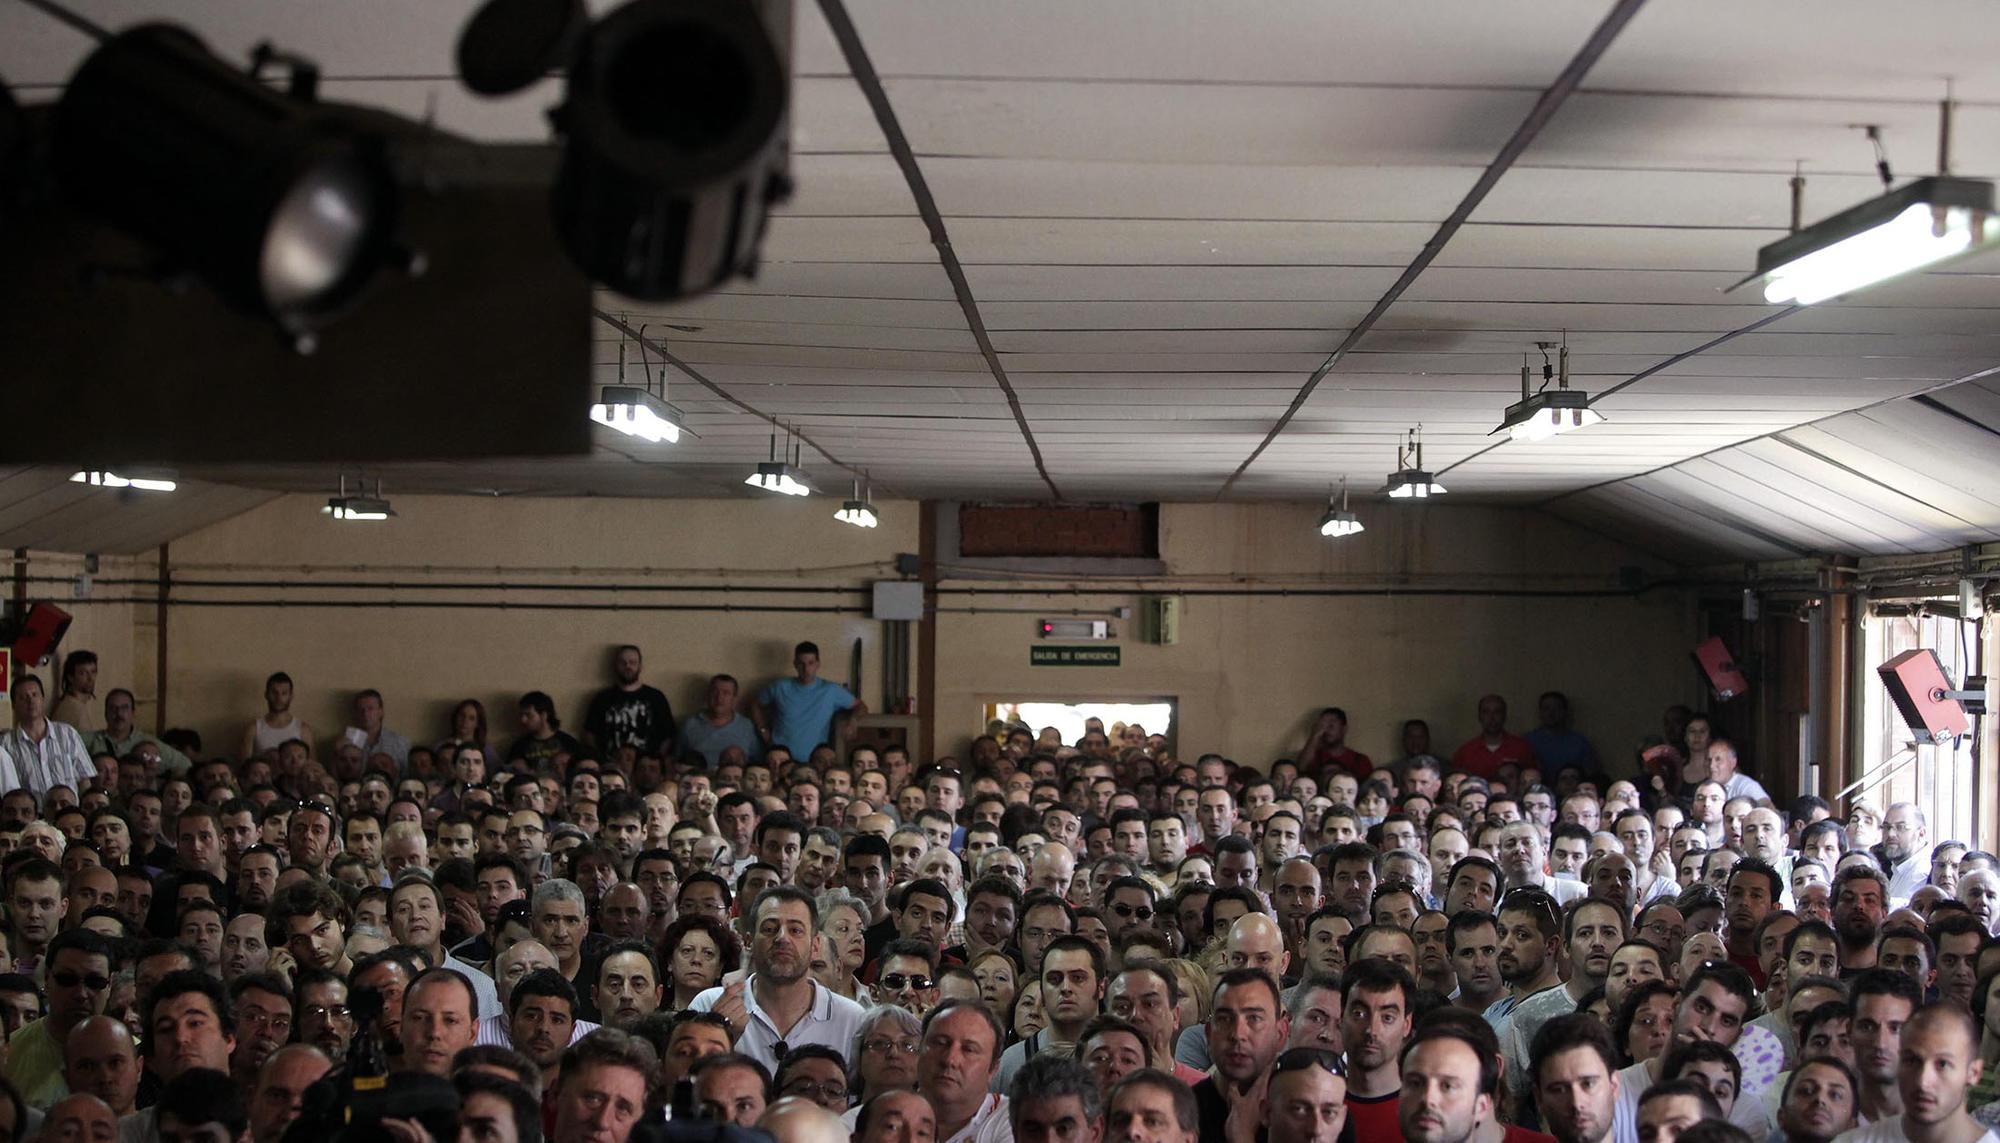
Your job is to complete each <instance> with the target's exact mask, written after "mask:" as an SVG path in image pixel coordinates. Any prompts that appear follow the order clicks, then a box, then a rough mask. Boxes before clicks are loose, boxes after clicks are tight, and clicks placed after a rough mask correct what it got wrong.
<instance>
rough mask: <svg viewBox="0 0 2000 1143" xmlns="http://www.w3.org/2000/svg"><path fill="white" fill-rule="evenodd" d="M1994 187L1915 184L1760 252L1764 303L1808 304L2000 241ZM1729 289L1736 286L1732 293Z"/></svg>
mask: <svg viewBox="0 0 2000 1143" xmlns="http://www.w3.org/2000/svg"><path fill="white" fill-rule="evenodd" d="M1993 197H1994V196H1993V184H1992V183H1990V182H1987V181H1985V180H1983V179H1960V178H1952V177H1949V176H1944V175H1939V176H1933V177H1931V178H1924V179H1918V180H1917V181H1915V182H1913V183H1911V184H1910V185H1908V186H1906V187H1903V188H1902V189H1900V190H1894V191H1890V192H1889V193H1888V194H1885V195H1882V196H1881V197H1879V198H1873V199H1870V200H1868V201H1867V202H1864V203H1862V204H1861V205H1859V206H1856V207H1853V208H1852V209H1849V210H1844V211H1842V212H1841V213H1839V214H1836V215H1834V216H1833V217H1832V218H1829V219H1826V220H1825V221H1823V222H1819V223H1815V224H1814V225H1812V226H1809V227H1806V228H1805V229H1804V230H1801V231H1799V232H1798V233H1797V234H1791V235H1787V236H1786V237H1784V238H1780V239H1779V240H1778V241H1776V242H1773V243H1771V244H1770V245H1768V246H1766V247H1764V248H1763V249H1762V250H1759V251H1758V252H1757V272H1756V273H1754V274H1752V275H1750V276H1749V277H1748V278H1745V279H1743V281H1741V282H1738V283H1736V285H1737V286H1742V285H1745V284H1747V283H1750V282H1754V281H1761V282H1762V283H1763V285H1764V300H1765V301H1767V302H1773V303H1776V304H1780V305H1797V306H1809V305H1813V304H1815V303H1817V302H1823V301H1825V300H1827V299H1828V298H1835V297H1839V296H1841V295H1843V294H1851V293H1854V292H1855V291H1857V290H1864V289H1867V288H1868V287H1870V286H1874V285H1878V284H1880V283H1882V282H1886V281H1889V280H1890V279H1892V278H1897V277H1901V276H1902V275H1904V274H1908V273H1910V272H1912V271H1915V270H1922V269H1926V268H1928V267H1932V266H1937V265H1940V264H1942V263H1944V262H1947V261H1950V260H1951V259H1954V258H1958V257H1961V256H1963V255H1966V254H1971V253H1973V252H1975V251H1978V250H1981V249H1984V248H1986V247H1988V246H1991V245H1994V244H1995V243H2000V219H1996V218H1995V216H1994V212H1993ZM1731 288H1732V289H1734V288H1735V287H1731Z"/></svg>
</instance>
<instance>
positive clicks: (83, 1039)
mask: <svg viewBox="0 0 2000 1143" xmlns="http://www.w3.org/2000/svg"><path fill="white" fill-rule="evenodd" d="M139 1071H140V1068H139V1044H138V1042H137V1041H136V1040H134V1039H132V1030H131V1029H130V1028H128V1027H126V1026H125V1022H124V1021H123V1020H120V1019H118V1018H117V1017H115V1016H92V1017H90V1018H89V1019H87V1020H85V1021H83V1022H82V1023H81V1024H78V1025H77V1026H76V1027H74V1028H72V1029H70V1033H69V1038H68V1039H67V1040H64V1041H63V1081H64V1082H65V1083H67V1084H69V1090H70V1091H71V1092H72V1093H74V1094H77V1095H94V1096H96V1097H97V1098H99V1099H101V1100H103V1101H104V1104H105V1106H107V1107H109V1108H110V1109H111V1113H112V1114H113V1115H117V1116H126V1115H130V1114H132V1111H133V1104H134V1103H135V1102H136V1101H137V1099H138V1097H139Z"/></svg>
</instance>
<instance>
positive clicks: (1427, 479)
mask: <svg viewBox="0 0 2000 1143" xmlns="http://www.w3.org/2000/svg"><path fill="white" fill-rule="evenodd" d="M1423 431H1424V427H1423V426H1422V425H1418V426H1417V427H1416V428H1414V429H1411V430H1410V434H1409V437H1408V439H1407V440H1406V441H1405V443H1404V444H1402V445H1400V446H1398V447H1397V449H1396V471H1394V472H1392V473H1390V474H1389V483H1388V484H1387V485H1386V486H1384V487H1383V489H1382V491H1384V492H1386V493H1388V494H1389V498H1390V499H1392V500H1412V499H1415V500H1423V499H1426V498H1428V497H1432V496H1443V495H1444V485H1442V484H1439V483H1438V482H1437V478H1436V477H1434V476H1432V475H1431V474H1430V473H1429V472H1426V471H1425V470H1424V442H1423Z"/></svg>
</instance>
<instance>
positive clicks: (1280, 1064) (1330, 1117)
mask: <svg viewBox="0 0 2000 1143" xmlns="http://www.w3.org/2000/svg"><path fill="white" fill-rule="evenodd" d="M1339 1064H1340V1055H1339V1053H1337V1052H1331V1051H1327V1050H1324V1049H1321V1048H1287V1049H1286V1050H1285V1051H1283V1052H1280V1053H1279V1054H1278V1060H1277V1063H1276V1064H1274V1065H1273V1066H1272V1069H1271V1082H1270V1086H1269V1087H1268V1088H1267V1089H1266V1090H1265V1095H1264V1131H1265V1138H1266V1140H1267V1143H1335V1140H1338V1139H1339V1138H1340V1132H1341V1129H1342V1128H1343V1127H1345V1126H1346V1125H1347V1080H1346V1078H1345V1077H1343V1076H1341V1075H1340V1073H1339V1072H1338V1071H1336V1070H1335V1069H1336V1068H1337V1067H1338V1066H1339Z"/></svg>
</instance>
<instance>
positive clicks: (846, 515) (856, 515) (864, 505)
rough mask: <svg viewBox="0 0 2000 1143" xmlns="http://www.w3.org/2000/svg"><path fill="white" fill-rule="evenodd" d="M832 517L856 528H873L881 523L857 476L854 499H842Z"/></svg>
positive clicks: (866, 491)
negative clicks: (838, 509) (838, 508)
mask: <svg viewBox="0 0 2000 1143" xmlns="http://www.w3.org/2000/svg"><path fill="white" fill-rule="evenodd" d="M833 518H834V519H836V520H838V521H840V522H841V523H843V524H852V525H854V526H855V527H857V528H873V527H876V526H878V525H880V524H881V523H882V518H881V517H880V516H878V515H877V514H876V512H875V505H873V504H870V503H869V502H868V490H867V489H866V488H864V487H863V486H862V484H861V480H860V478H858V477H857V478H856V479H855V481H854V499H852V500H848V501H844V502H843V503H842V504H841V506H840V511H838V512H835V513H834V514H833Z"/></svg>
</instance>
